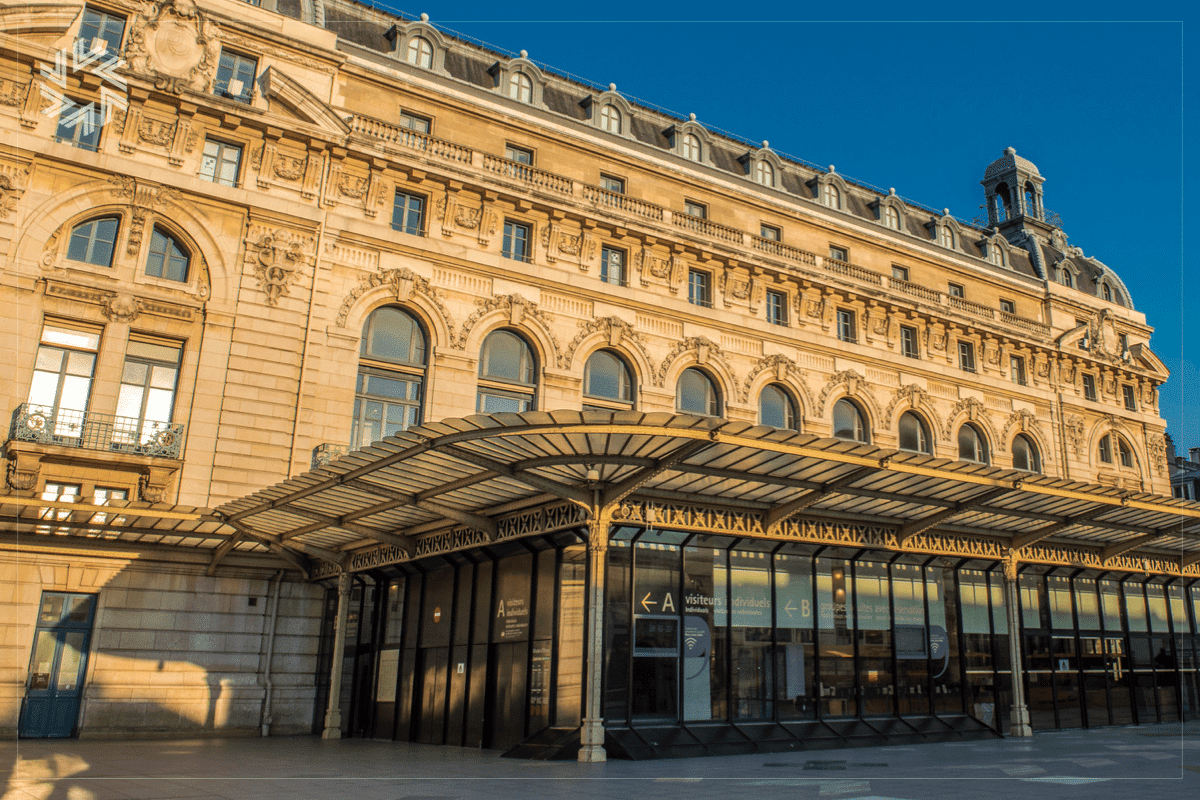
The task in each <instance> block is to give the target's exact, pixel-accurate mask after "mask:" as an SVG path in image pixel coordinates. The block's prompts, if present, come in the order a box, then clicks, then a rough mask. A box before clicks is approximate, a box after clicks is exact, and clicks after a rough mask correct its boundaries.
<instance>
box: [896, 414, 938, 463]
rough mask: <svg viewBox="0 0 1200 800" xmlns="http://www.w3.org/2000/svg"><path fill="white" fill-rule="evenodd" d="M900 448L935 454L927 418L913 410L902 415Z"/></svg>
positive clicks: (913, 451)
mask: <svg viewBox="0 0 1200 800" xmlns="http://www.w3.org/2000/svg"><path fill="white" fill-rule="evenodd" d="M900 449H901V450H908V451H909V452H912V453H925V454H926V455H932V454H933V439H932V437H930V435H929V427H928V426H927V425H926V424H925V420H923V419H921V418H920V417H919V416H917V415H916V414H915V413H913V412H912V411H905V412H904V413H903V414H901V415H900Z"/></svg>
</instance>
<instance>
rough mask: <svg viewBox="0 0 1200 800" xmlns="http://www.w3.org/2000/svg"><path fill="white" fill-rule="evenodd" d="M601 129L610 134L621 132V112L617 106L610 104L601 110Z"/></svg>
mask: <svg viewBox="0 0 1200 800" xmlns="http://www.w3.org/2000/svg"><path fill="white" fill-rule="evenodd" d="M600 127H601V129H603V130H606V131H608V132H609V133H620V132H621V112H620V110H618V109H617V107H616V106H613V105H611V104H609V105H605V106H604V107H603V108H601V109H600Z"/></svg>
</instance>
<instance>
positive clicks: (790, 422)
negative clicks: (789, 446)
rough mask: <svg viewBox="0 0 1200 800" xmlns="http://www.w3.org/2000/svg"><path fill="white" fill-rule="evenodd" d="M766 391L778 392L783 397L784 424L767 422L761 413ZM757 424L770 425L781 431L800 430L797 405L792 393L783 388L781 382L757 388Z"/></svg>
mask: <svg viewBox="0 0 1200 800" xmlns="http://www.w3.org/2000/svg"><path fill="white" fill-rule="evenodd" d="M768 391H771V392H778V393H779V395H780V396H781V397H782V398H783V407H784V414H783V416H784V420H783V421H784V424H783V425H774V424H773V423H770V422H767V421H766V419H765V415H764V414H763V398H764V397H765V396H766V394H767V392H768ZM758 424H759V425H770V426H771V427H773V428H777V429H779V430H782V431H796V432H799V431H800V411H799V408H798V407H797V404H796V401H795V399H793V397H792V393H791V392H789V391H788V390H787V389H786V388H784V387H783V386H782V385H781V384H779V383H768V384H767V385H766V386H764V387H762V389H760V390H759V392H758Z"/></svg>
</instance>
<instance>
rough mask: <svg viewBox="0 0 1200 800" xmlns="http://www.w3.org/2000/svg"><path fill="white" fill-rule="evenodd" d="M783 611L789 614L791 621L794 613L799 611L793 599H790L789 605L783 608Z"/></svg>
mask: <svg viewBox="0 0 1200 800" xmlns="http://www.w3.org/2000/svg"><path fill="white" fill-rule="evenodd" d="M783 610H784V611H786V612H787V615H788V618H789V619H790V618H791V617H792V616H793V614H792V612H793V611H796V610H797V609H796V607H795V606H794V605H792V600H791V598H788V601H787V605H785V606H784V607H783Z"/></svg>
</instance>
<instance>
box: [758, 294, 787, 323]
mask: <svg viewBox="0 0 1200 800" xmlns="http://www.w3.org/2000/svg"><path fill="white" fill-rule="evenodd" d="M763 305H764V307H765V309H766V314H767V322H768V323H770V324H771V325H779V326H780V327H783V328H786V327H788V293H787V292H785V291H783V290H781V289H767V295H766V300H765V302H764V303H763Z"/></svg>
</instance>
